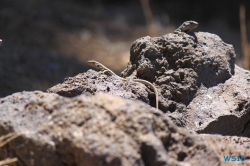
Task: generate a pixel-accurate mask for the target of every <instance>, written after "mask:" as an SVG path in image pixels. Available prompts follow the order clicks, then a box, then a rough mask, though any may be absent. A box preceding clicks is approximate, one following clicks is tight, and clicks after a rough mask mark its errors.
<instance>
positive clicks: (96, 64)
mask: <svg viewBox="0 0 250 166" xmlns="http://www.w3.org/2000/svg"><path fill="white" fill-rule="evenodd" d="M87 63H88V64H89V65H90V66H92V67H94V68H96V69H98V70H100V71H101V72H103V73H107V74H109V75H113V76H115V77H116V78H118V79H120V80H122V81H130V80H131V81H134V82H140V83H142V84H144V85H148V86H149V87H150V88H151V89H152V90H153V91H154V93H155V100H156V109H158V101H159V100H158V92H157V89H156V87H155V86H154V85H153V84H152V83H150V82H148V81H146V80H142V79H130V78H123V77H120V76H118V75H116V74H115V73H114V72H113V71H112V70H110V69H109V68H107V67H106V66H104V65H103V64H101V63H99V62H97V61H94V60H89V61H87Z"/></svg>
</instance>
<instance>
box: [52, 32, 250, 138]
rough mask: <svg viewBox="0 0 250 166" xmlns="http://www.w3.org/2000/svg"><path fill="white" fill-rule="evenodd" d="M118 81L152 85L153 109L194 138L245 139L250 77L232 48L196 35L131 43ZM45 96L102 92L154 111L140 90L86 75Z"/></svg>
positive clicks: (216, 39)
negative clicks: (135, 101) (127, 79)
mask: <svg viewBox="0 0 250 166" xmlns="http://www.w3.org/2000/svg"><path fill="white" fill-rule="evenodd" d="M130 54H131V56H130V62H129V63H128V66H127V68H126V69H125V70H124V71H123V72H122V76H123V77H137V78H141V79H145V80H148V81H150V82H153V83H154V84H155V86H156V87H157V89H158V92H159V109H160V110H161V111H163V112H164V113H166V114H167V115H168V116H169V117H171V119H172V120H173V121H174V122H175V124H177V125H178V126H181V127H185V128H188V129H189V130H192V131H197V132H199V133H212V134H223V135H231V136H233V135H237V136H248V137H249V136H250V79H249V78H250V73H249V71H246V70H243V69H241V68H239V67H237V66H236V65H235V53H234V49H233V46H232V45H230V44H226V43H224V42H223V41H222V40H221V39H220V38H219V37H218V36H217V35H214V34H210V33H204V32H198V33H188V34H186V33H184V34H182V35H181V34H173V33H170V34H166V35H164V36H162V37H153V38H151V37H149V36H147V37H143V38H140V39H138V40H136V41H135V42H134V43H133V44H132V46H131V51H130ZM48 92H54V93H58V94H60V95H62V96H68V97H73V96H77V95H79V94H82V93H87V92H88V93H91V94H94V93H96V92H105V93H109V94H112V95H116V96H120V97H123V98H126V99H140V100H142V101H144V102H145V103H148V104H150V105H151V106H155V104H156V103H155V95H154V93H153V92H152V91H151V90H150V89H149V88H146V86H145V85H143V84H141V83H134V82H129V83H126V82H122V81H121V80H119V79H117V78H116V77H113V76H111V77H110V76H107V75H103V74H97V72H93V71H92V70H89V71H88V72H87V73H83V74H79V75H77V76H75V77H70V78H66V79H65V81H64V82H63V83H62V84H58V85H56V86H54V87H52V88H50V89H48Z"/></svg>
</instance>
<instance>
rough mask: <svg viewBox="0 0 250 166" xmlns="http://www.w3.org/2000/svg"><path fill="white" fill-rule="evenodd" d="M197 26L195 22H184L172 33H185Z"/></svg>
mask: <svg viewBox="0 0 250 166" xmlns="http://www.w3.org/2000/svg"><path fill="white" fill-rule="evenodd" d="M198 25H199V23H198V22H196V21H185V22H184V23H183V24H182V25H181V26H180V27H179V28H177V29H176V30H175V31H174V33H183V32H185V33H187V32H189V31H192V30H193V29H195V28H197V27H198Z"/></svg>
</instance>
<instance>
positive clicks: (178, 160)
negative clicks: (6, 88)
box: [0, 91, 249, 166]
mask: <svg viewBox="0 0 250 166" xmlns="http://www.w3.org/2000/svg"><path fill="white" fill-rule="evenodd" d="M0 103H1V104H0V110H1V111H0V134H1V135H4V134H6V133H9V132H12V131H14V132H17V133H21V136H20V137H18V138H16V139H15V140H13V141H11V142H10V143H8V144H7V145H5V146H4V147H2V148H1V149H0V159H2V158H6V157H17V158H18V160H19V161H18V162H16V163H14V165H20V166H24V165H25V166H26V165H38V166H39V165H46V166H50V165H51V166H52V165H53V166H54V165H79V166H81V165H82V166H92V165H93V166H98V165H100V166H101V165H110V166H112V165H114V166H118V165H124V166H125V165H126V166H127V165H137V166H140V165H141V166H144V165H154V166H155V165H167V164H168V165H180V166H183V165H200V164H201V165H203V164H205V163H206V165H224V164H225V162H224V159H223V156H222V155H224V154H223V153H220V152H222V151H223V150H224V149H226V148H228V145H227V141H226V140H223V139H222V138H217V140H220V146H219V147H218V145H217V144H216V143H211V140H212V142H213V140H214V138H211V137H209V136H199V135H197V134H195V133H192V132H190V131H188V130H186V129H182V128H178V127H176V126H175V125H174V124H173V123H172V122H171V120H169V119H168V117H167V116H164V114H163V113H162V112H160V111H157V110H155V109H152V108H149V107H148V106H147V105H146V104H144V103H142V102H135V101H131V100H125V99H122V98H119V97H115V96H111V95H108V94H103V93H97V94H96V95H94V96H86V95H80V96H78V97H74V98H67V97H62V96H59V95H57V94H53V93H44V92H40V91H35V92H20V93H15V94H13V95H11V96H7V97H5V98H2V99H0ZM209 141H210V142H209ZM248 141H249V140H248ZM214 145H215V146H216V147H215V146H214ZM230 147H231V148H228V149H229V150H228V152H230V154H232V153H235V152H238V151H239V150H240V153H241V154H242V155H245V156H247V155H248V154H247V150H249V147H245V146H242V145H239V144H233V145H232V146H230ZM232 147H233V148H232ZM235 149H237V150H235ZM243 164H249V162H248V161H246V162H244V163H243Z"/></svg>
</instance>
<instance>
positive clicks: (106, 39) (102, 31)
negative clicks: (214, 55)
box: [0, 0, 250, 97]
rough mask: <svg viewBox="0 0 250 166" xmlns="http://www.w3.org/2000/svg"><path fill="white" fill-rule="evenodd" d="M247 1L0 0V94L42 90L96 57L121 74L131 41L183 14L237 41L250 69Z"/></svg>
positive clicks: (172, 25) (168, 26)
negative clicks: (0, 42) (0, 41)
mask: <svg viewBox="0 0 250 166" xmlns="http://www.w3.org/2000/svg"><path fill="white" fill-rule="evenodd" d="M249 13H250V1H248V2H246V3H242V4H240V3H239V1H237V0H231V1H227V0H224V1H223V0H222V1H215V0H209V1H206V0H205V1H200V0H196V1H195V0H193V1H186V0H183V1H181V0H154V1H153V0H121V1H116V0H106V1H104V0H92V1H85V0H53V1H52V0H1V1H0V39H2V40H3V43H2V46H1V47H0V97H5V96H7V95H10V94H12V93H14V92H19V91H24V90H26V91H30V90H42V91H45V90H46V89H48V88H50V87H52V86H53V85H55V84H58V83H62V82H63V80H64V78H65V77H70V76H75V75H77V74H78V73H82V72H85V71H87V70H88V69H89V68H90V67H89V66H87V64H86V61H87V60H90V59H94V60H97V61H100V62H101V63H103V64H105V65H106V66H108V67H109V68H111V69H112V70H114V71H115V72H116V73H118V74H119V73H120V72H121V71H122V70H123V69H124V68H125V67H126V64H127V63H128V61H129V51H130V46H131V44H132V42H133V41H135V40H136V39H138V38H140V37H143V36H151V37H156V36H161V35H164V34H166V33H171V32H173V31H174V30H175V29H176V28H178V27H179V26H180V25H181V24H182V23H183V22H184V21H187V20H194V21H197V22H199V24H200V25H199V27H198V28H197V29H195V30H194V31H196V32H197V31H202V32H209V33H213V34H217V35H218V36H220V37H221V39H222V40H223V41H224V42H225V43H228V44H232V45H233V46H234V49H235V52H236V55H237V64H238V65H239V66H241V67H244V68H245V69H249V64H248V63H249V57H250V56H249V55H248V54H249V52H250V51H249V50H248V48H249V44H248V36H249V34H250V15H249Z"/></svg>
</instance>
